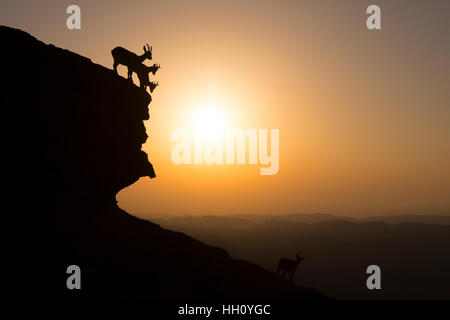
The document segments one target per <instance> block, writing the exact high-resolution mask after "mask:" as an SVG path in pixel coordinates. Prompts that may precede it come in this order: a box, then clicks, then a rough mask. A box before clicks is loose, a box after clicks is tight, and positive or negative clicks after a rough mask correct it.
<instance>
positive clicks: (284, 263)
mask: <svg viewBox="0 0 450 320" xmlns="http://www.w3.org/2000/svg"><path fill="white" fill-rule="evenodd" d="M296 257H297V260H291V259H287V258H283V259H280V261H278V269H277V273H276V275H278V274H279V273H280V271H282V272H283V274H282V275H281V277H282V278H283V279H284V278H285V277H284V275H285V274H286V272H287V273H288V275H289V281H291V282H292V281H293V280H294V273H295V269H297V267H298V265H299V263H300V262H302V260H304V259H305V257H299V256H298V254H296Z"/></svg>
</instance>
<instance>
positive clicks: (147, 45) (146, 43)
mask: <svg viewBox="0 0 450 320" xmlns="http://www.w3.org/2000/svg"><path fill="white" fill-rule="evenodd" d="M145 45H146V46H147V51H149V48H148V43H146V44H145Z"/></svg>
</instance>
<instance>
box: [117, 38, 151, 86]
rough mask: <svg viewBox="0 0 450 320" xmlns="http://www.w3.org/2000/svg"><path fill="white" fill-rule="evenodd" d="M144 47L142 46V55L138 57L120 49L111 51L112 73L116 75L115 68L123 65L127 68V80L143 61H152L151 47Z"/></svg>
mask: <svg viewBox="0 0 450 320" xmlns="http://www.w3.org/2000/svg"><path fill="white" fill-rule="evenodd" d="M146 46H147V47H145V46H144V53H143V54H142V55H140V56H138V55H137V54H135V53H133V52H131V51H128V50H127V49H125V48H122V47H115V48H114V49H112V50H111V54H112V56H113V59H114V64H113V67H114V71H116V73H117V66H118V65H119V64H123V65H124V66H127V67H128V79H131V75H132V74H133V72H136V69H137V68H139V66H140V65H141V64H142V62H144V60H145V59H148V60H152V47H150V46H149V45H148V44H146Z"/></svg>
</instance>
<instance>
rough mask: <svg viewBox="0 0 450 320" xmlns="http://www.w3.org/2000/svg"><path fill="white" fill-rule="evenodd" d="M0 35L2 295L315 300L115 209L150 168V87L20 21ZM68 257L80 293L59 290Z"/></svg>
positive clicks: (257, 269) (63, 286) (216, 251)
mask: <svg viewBox="0 0 450 320" xmlns="http://www.w3.org/2000/svg"><path fill="white" fill-rule="evenodd" d="M0 38H1V41H2V44H3V48H2V50H1V62H2V76H3V79H4V80H6V81H3V88H2V95H1V101H2V111H3V119H4V125H3V130H4V135H3V136H4V140H5V142H6V143H5V144H6V153H5V154H4V156H3V157H4V158H6V162H5V164H4V166H3V168H4V171H5V177H6V184H5V185H6V194H5V202H6V206H4V207H3V210H2V221H3V223H2V226H3V228H2V229H3V231H2V236H3V237H4V240H2V262H1V263H2V274H3V275H4V279H6V280H5V281H4V282H3V283H2V295H8V296H9V295H16V296H21V295H37V296H42V295H58V296H61V295H63V296H64V295H68V296H72V295H81V296H88V297H108V296H112V297H146V298H158V299H176V298H180V299H187V298H190V299H192V298H210V299H220V298H290V299H297V298H322V297H323V296H322V295H321V294H320V293H318V292H316V291H314V290H309V289H308V290H307V289H302V288H298V287H295V286H292V285H290V284H288V283H286V282H284V281H281V280H279V279H277V278H276V277H275V276H274V275H273V274H272V273H270V272H268V271H266V270H265V269H263V268H260V267H258V266H256V265H253V264H250V263H247V262H244V261H238V260H233V259H231V258H230V257H229V256H228V254H227V252H226V251H225V250H223V249H220V248H215V247H210V246H207V245H205V244H203V243H201V242H199V241H197V240H195V239H192V238H190V237H188V236H186V235H184V234H182V233H177V232H172V231H169V230H165V229H163V228H161V227H159V226H158V225H156V224H153V223H151V222H148V221H144V220H141V219H138V218H135V217H133V216H131V215H129V214H127V213H126V212H124V211H123V210H121V209H120V208H118V207H117V205H116V201H115V195H116V193H117V192H118V191H119V190H121V189H122V188H124V187H126V186H129V185H130V184H132V183H134V182H135V181H136V180H137V179H139V177H143V176H149V177H151V178H152V177H154V176H155V173H154V171H153V167H152V165H151V164H150V162H149V161H148V159H147V155H146V154H145V153H144V152H143V151H142V150H141V146H142V144H143V143H144V142H145V141H146V139H147V134H146V132H145V127H144V124H143V120H148V119H149V111H148V105H149V103H150V101H151V97H150V95H149V94H148V93H147V92H145V91H143V90H142V89H140V88H138V87H136V86H135V85H133V84H132V83H130V82H129V81H127V80H126V79H124V78H122V77H120V76H117V75H116V74H115V73H114V72H113V71H112V70H110V69H107V68H105V67H102V66H100V65H96V64H94V63H92V62H91V61H90V60H89V59H87V58H85V57H82V56H80V55H77V54H75V53H73V52H70V51H67V50H63V49H60V48H56V47H54V46H53V45H47V44H44V43H42V42H40V41H38V40H36V39H35V38H33V37H32V36H30V35H29V34H27V33H25V32H22V31H20V30H16V29H11V28H8V27H3V26H2V27H0ZM105 50H106V49H105ZM155 121H156V120H155ZM72 264H74V265H78V266H80V268H81V272H82V289H81V290H68V289H67V287H66V279H67V277H68V275H67V274H66V269H67V267H68V266H69V265H72Z"/></svg>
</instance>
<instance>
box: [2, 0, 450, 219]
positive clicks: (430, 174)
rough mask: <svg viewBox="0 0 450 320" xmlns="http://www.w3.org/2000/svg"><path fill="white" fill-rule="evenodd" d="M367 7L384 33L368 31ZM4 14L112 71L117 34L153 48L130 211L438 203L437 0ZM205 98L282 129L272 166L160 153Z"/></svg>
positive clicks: (440, 94) (441, 111)
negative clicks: (199, 161)
mask: <svg viewBox="0 0 450 320" xmlns="http://www.w3.org/2000/svg"><path fill="white" fill-rule="evenodd" d="M70 4H78V5H79V6H80V7H81V17H82V29H81V30H76V31H69V30H67V28H66V23H65V21H66V18H67V14H66V13H65V10H66V7H67V6H68V5H70ZM369 4H378V5H379V6H380V7H381V22H382V30H376V31H370V30H368V29H367V28H366V23H365V20H366V18H367V14H366V13H365V11H366V8H367V6H368V5H369ZM0 22H1V24H3V25H7V26H11V27H17V28H20V29H23V30H25V31H27V32H29V33H31V34H32V35H34V36H35V37H37V38H38V39H40V40H42V41H44V42H46V43H52V44H55V45H56V46H59V47H63V48H67V49H69V50H72V51H75V52H77V53H80V54H82V55H84V56H87V57H90V58H91V59H92V60H93V61H94V62H95V63H99V64H102V65H104V66H106V67H108V68H111V67H112V57H111V53H110V50H111V49H112V48H113V47H115V46H117V45H121V46H124V47H126V48H128V49H130V50H132V51H135V52H139V53H141V51H142V46H143V44H144V43H145V42H149V43H150V44H151V45H152V46H153V62H156V63H160V64H161V66H162V69H161V70H160V71H159V72H158V73H157V74H156V76H155V77H154V79H155V80H157V81H159V83H160V86H159V87H158V88H157V89H156V90H155V92H154V93H153V102H152V103H151V105H150V112H151V119H150V121H147V122H146V127H147V133H148V134H149V136H150V138H149V140H148V142H147V143H146V144H145V145H144V146H143V148H144V150H145V151H146V152H147V153H148V154H149V158H150V160H151V161H152V163H153V164H154V166H155V169H156V173H157V178H156V179H152V180H150V179H149V178H142V179H140V180H139V181H138V182H137V183H135V184H134V185H133V186H130V187H129V188H127V189H125V190H123V191H121V192H120V193H119V195H118V199H119V205H120V206H121V207H123V208H124V209H126V210H127V211H129V212H131V213H134V214H136V215H140V216H145V215H146V214H150V213H171V214H184V213H186V214H208V213H211V214H225V213H227V214H228V213H271V214H276V213H281V214H284V213H311V212H327V213H336V214H346V215H355V216H358V215H359V216H366V215H374V214H394V213H439V214H450V104H449V101H450V41H449V40H450V39H449V34H450V32H449V30H450V1H448V0H442V1H438V0H432V1H425V0H422V1H415V0H395V1H394V0H391V1H375V0H372V1H362V0H348V1H344V0H342V1H337V0H314V1H313V0H308V1H242V0H240V1H211V0H208V1H158V2H156V1H98V0H97V1H18V0H14V1H2V2H1V4H0ZM24 63H29V64H33V63H37V61H34V60H33V57H30V59H29V61H24ZM148 63H149V62H148V61H147V64H148ZM119 70H120V73H121V74H122V75H124V74H125V68H124V67H123V66H122V67H119ZM211 100H213V101H214V103H215V104H216V105H217V106H219V108H220V110H222V112H223V113H224V114H226V117H227V118H228V125H229V126H230V127H235V128H244V129H245V128H256V129H259V128H268V129H270V128H278V129H279V130H280V168H279V172H278V174H276V175H274V176H261V175H259V167H260V166H259V165H257V166H254V165H228V166H226V165H211V166H208V165H205V164H203V165H191V166H189V165H180V166H176V165H175V164H173V163H172V161H171V156H170V155H171V149H172V147H173V146H174V144H175V143H174V142H172V141H171V140H170V136H171V133H172V132H173V131H174V130H175V129H177V128H183V127H188V126H189V125H190V124H189V123H190V122H189V121H190V120H189V119H191V118H192V116H193V115H195V112H196V110H198V109H199V108H200V107H201V106H202V105H204V104H205V103H209V101H211ZM30 134H32V133H30Z"/></svg>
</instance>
